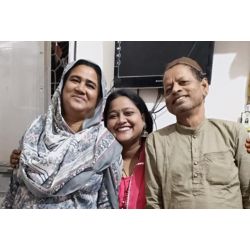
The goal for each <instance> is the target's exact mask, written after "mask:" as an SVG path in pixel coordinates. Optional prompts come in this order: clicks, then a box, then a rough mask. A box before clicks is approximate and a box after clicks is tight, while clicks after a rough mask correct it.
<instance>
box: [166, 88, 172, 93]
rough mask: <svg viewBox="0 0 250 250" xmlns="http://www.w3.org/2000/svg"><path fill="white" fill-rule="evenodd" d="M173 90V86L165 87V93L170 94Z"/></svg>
mask: <svg viewBox="0 0 250 250" xmlns="http://www.w3.org/2000/svg"><path fill="white" fill-rule="evenodd" d="M171 91H172V87H168V88H166V89H165V95H170V93H171Z"/></svg>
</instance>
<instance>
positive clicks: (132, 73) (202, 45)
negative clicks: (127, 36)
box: [114, 41, 214, 88]
mask: <svg viewBox="0 0 250 250" xmlns="http://www.w3.org/2000/svg"><path fill="white" fill-rule="evenodd" d="M213 50H214V42H206V41H200V42H192V41H176V42H169V41H165V42H164V41H156V42H151V41H150V42H149V41H136V42H130V41H129V42H116V44H115V79H114V86H115V87H135V88H143V87H162V76H163V72H164V69H165V67H166V64H167V63H169V62H170V61H172V60H174V59H176V58H179V57H182V56H187V57H191V58H193V59H195V60H196V61H197V62H198V63H199V64H200V65H201V66H202V68H203V70H204V71H205V72H206V73H207V76H208V79H209V82H210V80H211V70H212V60H213Z"/></svg>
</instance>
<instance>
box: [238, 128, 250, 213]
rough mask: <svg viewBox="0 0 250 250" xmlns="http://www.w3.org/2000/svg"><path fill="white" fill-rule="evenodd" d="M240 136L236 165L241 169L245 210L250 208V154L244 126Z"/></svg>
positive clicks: (241, 186) (240, 129) (240, 177)
mask: <svg viewBox="0 0 250 250" xmlns="http://www.w3.org/2000/svg"><path fill="white" fill-rule="evenodd" d="M238 135H239V136H238V148H237V151H236V164H237V165H238V167H239V179H240V188H241V193H242V201H243V208H250V154H249V153H247V150H246V148H245V143H246V139H247V138H248V134H247V131H246V129H245V128H244V127H243V126H240V128H239V133H238Z"/></svg>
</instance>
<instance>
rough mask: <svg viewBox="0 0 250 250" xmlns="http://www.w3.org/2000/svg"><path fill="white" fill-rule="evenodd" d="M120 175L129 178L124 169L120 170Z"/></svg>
mask: <svg viewBox="0 0 250 250" xmlns="http://www.w3.org/2000/svg"><path fill="white" fill-rule="evenodd" d="M122 173H123V177H129V175H128V174H127V172H126V170H125V169H124V168H122Z"/></svg>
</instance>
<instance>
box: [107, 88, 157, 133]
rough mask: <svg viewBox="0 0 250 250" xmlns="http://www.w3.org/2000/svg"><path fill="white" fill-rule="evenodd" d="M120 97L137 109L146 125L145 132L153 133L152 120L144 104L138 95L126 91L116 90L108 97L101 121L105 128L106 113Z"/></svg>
mask: <svg viewBox="0 0 250 250" xmlns="http://www.w3.org/2000/svg"><path fill="white" fill-rule="evenodd" d="M120 96H125V97H127V98H128V99H130V101H132V102H133V103H134V104H135V106H136V107H137V108H138V109H139V111H140V113H141V114H144V117H145V123H146V131H147V132H148V133H151V132H152V131H153V119H152V116H151V114H150V112H149V111H148V108H147V106H146V104H145V102H144V101H143V99H142V98H141V97H140V96H139V95H137V94H136V93H134V92H133V91H131V90H128V89H119V90H116V91H114V92H112V93H111V94H110V95H109V96H108V98H107V101H106V105H105V108H104V112H103V119H104V125H105V127H107V121H108V111H109V109H110V105H111V102H112V101H113V100H115V99H116V98H118V97H120Z"/></svg>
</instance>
